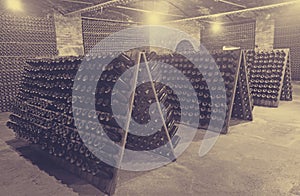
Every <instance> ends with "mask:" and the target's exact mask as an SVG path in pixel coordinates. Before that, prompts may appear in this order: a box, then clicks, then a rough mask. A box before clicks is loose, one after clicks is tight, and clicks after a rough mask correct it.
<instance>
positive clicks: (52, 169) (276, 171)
mask: <svg viewBox="0 0 300 196" xmlns="http://www.w3.org/2000/svg"><path fill="white" fill-rule="evenodd" d="M7 119H8V113H2V114H0V130H1V131H0V195H12V196H14V195H64V196H65V195H77V194H79V195H101V193H100V191H99V190H97V189H96V188H94V187H93V186H91V185H89V184H88V183H86V182H85V181H83V180H80V179H79V178H77V177H76V176H74V175H72V174H70V173H68V172H67V171H64V170H62V169H60V168H59V167H56V166H54V165H53V164H51V162H49V160H43V159H40V158H39V155H38V154H37V153H35V152H34V151H33V150H32V149H31V148H30V147H29V146H28V145H27V144H26V143H24V142H22V141H20V140H17V139H14V134H13V133H12V131H11V130H9V129H7V128H6V127H5V123H6V121H7ZM200 138H201V137H196V138H195V140H194V142H193V143H192V144H191V145H190V146H189V148H188V149H187V150H186V151H185V153H183V155H182V156H180V157H179V158H178V159H177V161H176V162H175V163H172V164H169V165H167V166H165V167H162V168H160V169H157V170H153V171H150V172H141V173H133V172H124V171H123V172H120V179H119V182H118V184H117V189H116V194H115V195H118V196H124V195H130V196H132V195H147V196H148V195H149V196H150V195H151V196H152V195H176V196H177V195H178V196H179V195H180V196H181V195H209V196H211V195H213V196H214V195H218V196H219V195H228V196H229V195H230V196H232V195H238V196H240V195H243V196H245V195H249V196H250V195H266V196H268V195H270V196H274V195H300V153H299V152H300V150H299V149H300V83H294V101H293V102H281V103H280V106H279V108H263V107H255V109H254V121H253V122H246V123H245V122H243V123H240V124H237V125H234V126H232V127H230V133H229V134H227V135H221V136H220V137H219V138H218V141H217V143H216V144H215V146H214V147H213V149H212V150H211V151H210V152H209V153H208V154H207V155H206V156H204V157H202V158H200V157H199V156H198V150H199V146H200V144H201V139H200Z"/></svg>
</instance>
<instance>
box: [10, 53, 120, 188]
mask: <svg viewBox="0 0 300 196" xmlns="http://www.w3.org/2000/svg"><path fill="white" fill-rule="evenodd" d="M80 63H81V58H75V57H68V58H61V59H57V60H51V59H40V60H32V61H30V62H29V64H28V65H27V66H26V67H25V74H24V78H23V80H22V84H21V89H20V93H19V95H18V100H17V101H16V104H15V107H14V108H13V111H12V112H13V114H11V116H10V121H9V122H8V123H7V125H8V127H10V128H12V129H13V130H14V131H15V133H16V135H17V136H18V137H21V138H23V139H26V140H28V141H29V142H31V143H34V144H38V145H39V146H40V147H41V148H42V149H43V150H45V151H46V152H48V153H49V154H50V155H53V157H55V160H56V161H57V162H58V163H59V164H60V165H62V166H64V167H66V168H67V169H69V170H71V171H73V172H75V173H76V174H78V175H80V176H81V177H83V178H85V179H86V180H88V181H90V182H91V183H93V184H94V185H95V186H97V187H98V188H99V189H101V190H102V191H103V192H105V193H109V192H110V191H111V189H113V188H114V184H113V179H114V178H115V172H116V171H115V170H116V169H115V168H114V167H112V166H109V165H107V164H106V163H104V162H102V161H100V160H99V159H98V158H97V157H96V156H95V155H94V154H92V153H91V152H90V151H89V150H88V149H87V147H86V146H85V145H84V143H83V139H85V140H87V139H89V140H90V141H91V139H92V137H88V135H86V136H87V137H88V138H83V137H84V136H82V135H81V137H80V135H79V133H78V131H77V129H80V128H81V127H80V126H87V125H89V126H90V127H91V130H93V131H94V132H95V134H96V133H97V128H99V127H98V126H93V124H89V123H88V122H87V123H84V122H82V123H81V124H80V123H79V124H80V125H76V126H77V127H76V126H75V124H74V117H73V113H72V86H73V82H74V78H75V75H76V73H77V71H78V68H79V66H80ZM75 88H78V87H75ZM85 90H86V89H85ZM79 101H84V100H79ZM74 111H76V112H78V113H80V114H81V115H82V116H83V118H84V117H85V116H87V115H88V112H89V111H86V110H85V109H84V108H77V109H74ZM91 142H93V145H94V146H95V148H96V147H97V146H99V145H102V143H101V142H99V141H98V140H93V141H91Z"/></svg>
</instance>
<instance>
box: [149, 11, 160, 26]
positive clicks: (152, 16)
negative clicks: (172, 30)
mask: <svg viewBox="0 0 300 196" xmlns="http://www.w3.org/2000/svg"><path fill="white" fill-rule="evenodd" d="M160 22H161V18H160V16H159V14H157V13H155V12H150V13H147V24H148V25H158V24H160Z"/></svg>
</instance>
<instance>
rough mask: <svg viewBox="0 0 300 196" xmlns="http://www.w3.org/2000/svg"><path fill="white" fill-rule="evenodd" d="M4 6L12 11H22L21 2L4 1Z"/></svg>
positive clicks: (13, 0) (16, 0)
mask: <svg viewBox="0 0 300 196" xmlns="http://www.w3.org/2000/svg"><path fill="white" fill-rule="evenodd" d="M6 6H7V9H10V10H12V11H23V6H22V2H21V0H6Z"/></svg>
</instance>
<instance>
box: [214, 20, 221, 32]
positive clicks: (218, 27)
mask: <svg viewBox="0 0 300 196" xmlns="http://www.w3.org/2000/svg"><path fill="white" fill-rule="evenodd" d="M211 30H212V32H213V33H219V32H220V31H221V30H222V25H221V23H218V22H214V23H212V26H211Z"/></svg>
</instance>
